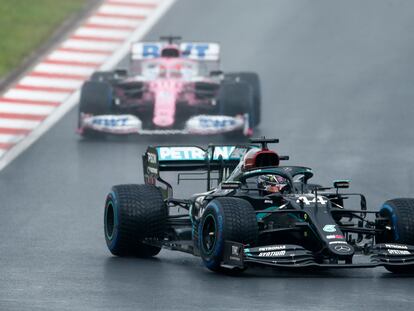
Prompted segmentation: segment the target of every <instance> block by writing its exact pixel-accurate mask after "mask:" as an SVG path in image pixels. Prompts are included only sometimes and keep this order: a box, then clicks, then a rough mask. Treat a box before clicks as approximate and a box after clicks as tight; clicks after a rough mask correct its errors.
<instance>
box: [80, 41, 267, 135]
mask: <svg viewBox="0 0 414 311" xmlns="http://www.w3.org/2000/svg"><path fill="white" fill-rule="evenodd" d="M179 39H180V38H179V37H165V38H164V37H161V40H164V41H160V42H138V43H134V44H133V45H132V49H131V53H130V56H131V57H130V68H129V71H126V70H115V71H113V72H95V73H94V74H93V75H92V76H91V78H90V80H89V81H87V82H85V83H84V85H83V86H82V90H81V96H80V104H79V123H78V132H79V133H80V134H81V135H83V136H88V135H90V134H96V133H97V132H102V133H110V134H199V135H208V134H221V133H237V134H238V135H244V136H250V135H252V133H253V129H254V127H255V126H257V125H258V124H259V122H260V81H259V77H258V75H257V74H256V73H252V72H240V73H226V74H224V73H223V72H222V71H220V69H219V68H220V67H219V52H220V47H219V45H218V44H217V43H197V42H181V43H178V40H179Z"/></svg>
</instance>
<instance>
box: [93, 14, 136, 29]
mask: <svg viewBox="0 0 414 311" xmlns="http://www.w3.org/2000/svg"><path fill="white" fill-rule="evenodd" d="M88 22H89V23H91V24H96V25H102V26H127V27H137V26H139V25H140V24H141V23H142V21H141V20H138V19H130V18H116V17H103V16H92V17H91V18H89V20H88Z"/></svg>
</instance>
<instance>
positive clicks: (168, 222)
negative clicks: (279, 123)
mask: <svg viewBox="0 0 414 311" xmlns="http://www.w3.org/2000/svg"><path fill="white" fill-rule="evenodd" d="M275 142H277V140H269V139H264V138H263V139H255V140H252V145H249V146H219V145H210V146H209V147H208V148H207V149H202V148H200V147H196V146H168V147H166V146H158V147H149V148H148V150H147V152H146V153H145V155H144V156H143V166H144V175H145V176H144V179H145V184H142V185H118V186H114V187H113V188H112V191H111V192H110V193H109V194H108V196H107V199H106V204H105V239H106V243H107V246H108V248H109V250H110V251H111V253H112V254H114V255H117V256H127V255H133V256H138V257H150V256H155V255H156V254H158V253H159V252H160V250H161V248H167V249H171V250H178V251H183V252H187V253H190V254H193V255H197V256H201V258H202V260H203V262H204V264H205V266H206V267H207V268H209V269H211V270H213V271H229V270H231V271H243V270H244V269H245V268H247V267H248V266H253V265H262V266H271V267H286V268H300V267H310V268H370V267H377V266H383V267H385V268H386V269H387V270H389V271H391V272H396V273H408V272H410V273H412V272H414V199H407V198H405V199H393V200H389V201H386V202H385V203H384V205H383V206H382V207H381V208H380V209H379V210H377V211H372V210H368V209H367V204H366V199H365V197H364V195H362V194H359V193H344V192H343V190H341V189H344V188H348V187H349V181H347V180H338V181H335V182H334V183H333V187H322V186H320V185H317V184H312V183H310V182H309V180H310V179H311V177H312V176H313V172H312V170H311V169H310V168H307V167H301V166H281V165H280V163H279V162H280V161H281V160H288V157H287V156H279V155H278V154H277V153H276V152H274V151H271V150H269V149H268V147H267V144H268V143H275ZM162 171H180V172H182V173H179V174H178V181H182V180H200V179H205V180H206V181H207V189H206V190H207V191H206V192H203V193H197V194H194V195H193V196H192V197H191V198H189V199H176V198H174V197H173V189H172V187H171V185H170V184H169V183H168V182H167V181H165V180H164V179H163V178H162V177H161V176H160V173H161V172H162ZM216 182H217V186H215V187H212V184H216ZM352 197H355V198H357V202H359V203H358V205H359V207H358V208H345V206H344V203H345V201H347V200H348V199H350V198H352ZM348 202H352V200H348ZM175 207H179V208H182V209H185V210H187V211H188V212H187V213H185V214H179V213H172V212H171V211H173V210H174V208H175Z"/></svg>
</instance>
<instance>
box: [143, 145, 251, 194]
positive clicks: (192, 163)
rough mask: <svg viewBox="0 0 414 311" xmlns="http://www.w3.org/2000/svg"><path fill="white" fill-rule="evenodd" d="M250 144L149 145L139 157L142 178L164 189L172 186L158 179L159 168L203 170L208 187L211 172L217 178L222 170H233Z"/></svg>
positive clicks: (162, 169)
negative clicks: (163, 185) (157, 182)
mask: <svg viewBox="0 0 414 311" xmlns="http://www.w3.org/2000/svg"><path fill="white" fill-rule="evenodd" d="M250 148H251V146H235V145H210V146H208V148H207V149H204V148H202V147H199V146H150V147H148V149H147V151H146V152H145V154H144V155H143V156H142V163H143V168H144V179H145V183H147V184H155V183H156V181H157V180H158V181H160V182H161V183H163V184H165V185H166V186H167V188H171V189H172V187H171V186H170V185H169V184H168V183H167V182H166V181H165V180H163V179H162V178H161V176H160V172H162V171H176V172H186V171H205V172H206V173H207V176H206V178H204V179H205V180H206V181H207V185H208V186H207V188H208V189H209V188H210V181H211V172H213V171H215V172H217V173H218V175H219V177H218V179H219V180H221V179H223V177H224V172H225V171H227V172H230V171H232V170H233V169H234V168H235V167H236V166H237V165H238V164H239V162H240V159H241V158H242V157H243V155H244V154H245V153H246V152H247V150H249V149H250Z"/></svg>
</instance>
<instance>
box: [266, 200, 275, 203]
mask: <svg viewBox="0 0 414 311" xmlns="http://www.w3.org/2000/svg"><path fill="white" fill-rule="evenodd" d="M264 203H265V204H273V201H272V200H264Z"/></svg>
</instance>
